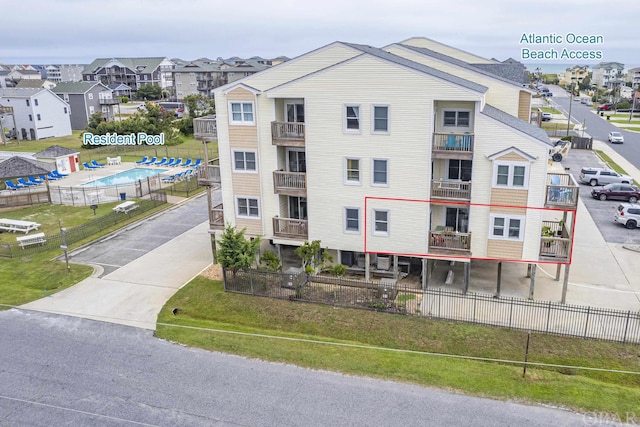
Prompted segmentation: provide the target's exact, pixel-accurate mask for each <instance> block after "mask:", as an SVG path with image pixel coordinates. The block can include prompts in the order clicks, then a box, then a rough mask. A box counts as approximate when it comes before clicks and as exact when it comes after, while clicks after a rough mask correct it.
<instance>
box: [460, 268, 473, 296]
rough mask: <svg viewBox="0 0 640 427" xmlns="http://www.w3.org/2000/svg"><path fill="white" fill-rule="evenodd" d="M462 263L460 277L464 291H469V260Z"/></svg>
mask: <svg viewBox="0 0 640 427" xmlns="http://www.w3.org/2000/svg"><path fill="white" fill-rule="evenodd" d="M463 264H464V276H463V277H462V283H463V286H464V293H465V294H466V293H467V292H468V291H469V278H470V276H471V262H465V263H463Z"/></svg>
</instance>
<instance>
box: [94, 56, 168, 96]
mask: <svg viewBox="0 0 640 427" xmlns="http://www.w3.org/2000/svg"><path fill="white" fill-rule="evenodd" d="M173 68H174V63H173V62H171V61H170V60H169V59H167V58H164V57H151V58H97V59H95V60H94V61H93V62H92V63H91V64H89V65H87V66H86V67H85V69H84V71H83V72H82V80H83V81H86V82H102V83H103V84H105V85H108V84H112V83H121V84H125V85H127V86H129V87H130V88H131V90H133V91H134V92H135V91H137V90H138V89H139V88H140V87H141V86H142V85H146V84H156V85H159V86H160V87H161V88H162V89H170V88H172V87H173V77H172V70H173Z"/></svg>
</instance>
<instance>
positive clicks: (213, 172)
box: [198, 159, 222, 185]
mask: <svg viewBox="0 0 640 427" xmlns="http://www.w3.org/2000/svg"><path fill="white" fill-rule="evenodd" d="M221 182H222V180H221V178H220V164H219V161H218V159H213V160H209V164H208V165H200V166H198V184H200V185H213V184H220V183H221Z"/></svg>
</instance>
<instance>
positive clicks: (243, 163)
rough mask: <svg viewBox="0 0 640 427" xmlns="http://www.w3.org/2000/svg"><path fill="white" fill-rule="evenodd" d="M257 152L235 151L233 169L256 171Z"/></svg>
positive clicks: (237, 170) (235, 170)
mask: <svg viewBox="0 0 640 427" xmlns="http://www.w3.org/2000/svg"><path fill="white" fill-rule="evenodd" d="M256 170H257V163H256V152H255V151H234V152H233V171H234V172H256Z"/></svg>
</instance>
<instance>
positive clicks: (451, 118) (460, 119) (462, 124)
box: [442, 110, 471, 128]
mask: <svg viewBox="0 0 640 427" xmlns="http://www.w3.org/2000/svg"><path fill="white" fill-rule="evenodd" d="M442 126H444V127H458V128H468V127H471V111H458V110H445V111H444V113H443V123H442Z"/></svg>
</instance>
